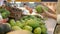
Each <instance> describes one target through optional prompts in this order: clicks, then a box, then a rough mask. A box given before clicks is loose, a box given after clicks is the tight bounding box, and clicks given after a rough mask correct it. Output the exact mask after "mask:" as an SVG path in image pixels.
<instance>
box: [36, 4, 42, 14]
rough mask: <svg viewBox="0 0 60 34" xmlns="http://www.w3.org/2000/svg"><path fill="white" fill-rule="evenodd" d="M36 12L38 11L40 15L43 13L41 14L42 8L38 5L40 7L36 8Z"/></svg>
mask: <svg viewBox="0 0 60 34" xmlns="http://www.w3.org/2000/svg"><path fill="white" fill-rule="evenodd" d="M36 11H37V12H38V13H41V12H42V7H41V5H38V6H37V7H36Z"/></svg>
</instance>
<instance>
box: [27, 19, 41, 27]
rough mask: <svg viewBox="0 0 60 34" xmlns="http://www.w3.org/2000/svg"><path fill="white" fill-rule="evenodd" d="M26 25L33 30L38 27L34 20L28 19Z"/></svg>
mask: <svg viewBox="0 0 60 34" xmlns="http://www.w3.org/2000/svg"><path fill="white" fill-rule="evenodd" d="M26 24H27V25H29V26H31V27H33V28H36V27H39V26H40V25H39V22H37V21H36V20H33V19H30V20H28V21H27V22H26Z"/></svg>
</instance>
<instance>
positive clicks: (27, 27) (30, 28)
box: [23, 26, 33, 31]
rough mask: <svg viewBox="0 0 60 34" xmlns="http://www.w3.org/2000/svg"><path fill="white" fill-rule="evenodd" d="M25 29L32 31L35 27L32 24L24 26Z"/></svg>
mask: <svg viewBox="0 0 60 34" xmlns="http://www.w3.org/2000/svg"><path fill="white" fill-rule="evenodd" d="M23 29H24V30H28V31H32V30H33V28H32V27H30V26H24V28H23Z"/></svg>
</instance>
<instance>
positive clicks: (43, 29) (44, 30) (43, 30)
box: [41, 25, 47, 34]
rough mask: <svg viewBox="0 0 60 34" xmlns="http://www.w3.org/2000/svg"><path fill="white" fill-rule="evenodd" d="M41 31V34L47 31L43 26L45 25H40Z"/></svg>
mask: <svg viewBox="0 0 60 34" xmlns="http://www.w3.org/2000/svg"><path fill="white" fill-rule="evenodd" d="M41 32H42V34H46V33H47V28H46V27H45V25H41Z"/></svg>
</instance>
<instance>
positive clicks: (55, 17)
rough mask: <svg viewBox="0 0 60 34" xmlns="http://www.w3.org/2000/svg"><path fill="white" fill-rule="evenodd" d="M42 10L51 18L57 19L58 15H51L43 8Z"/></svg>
mask: <svg viewBox="0 0 60 34" xmlns="http://www.w3.org/2000/svg"><path fill="white" fill-rule="evenodd" d="M42 9H43V10H44V12H45V14H46V15H47V16H50V17H52V18H54V19H57V15H56V14H52V13H49V12H48V11H46V10H45V9H44V8H43V7H42Z"/></svg>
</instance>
